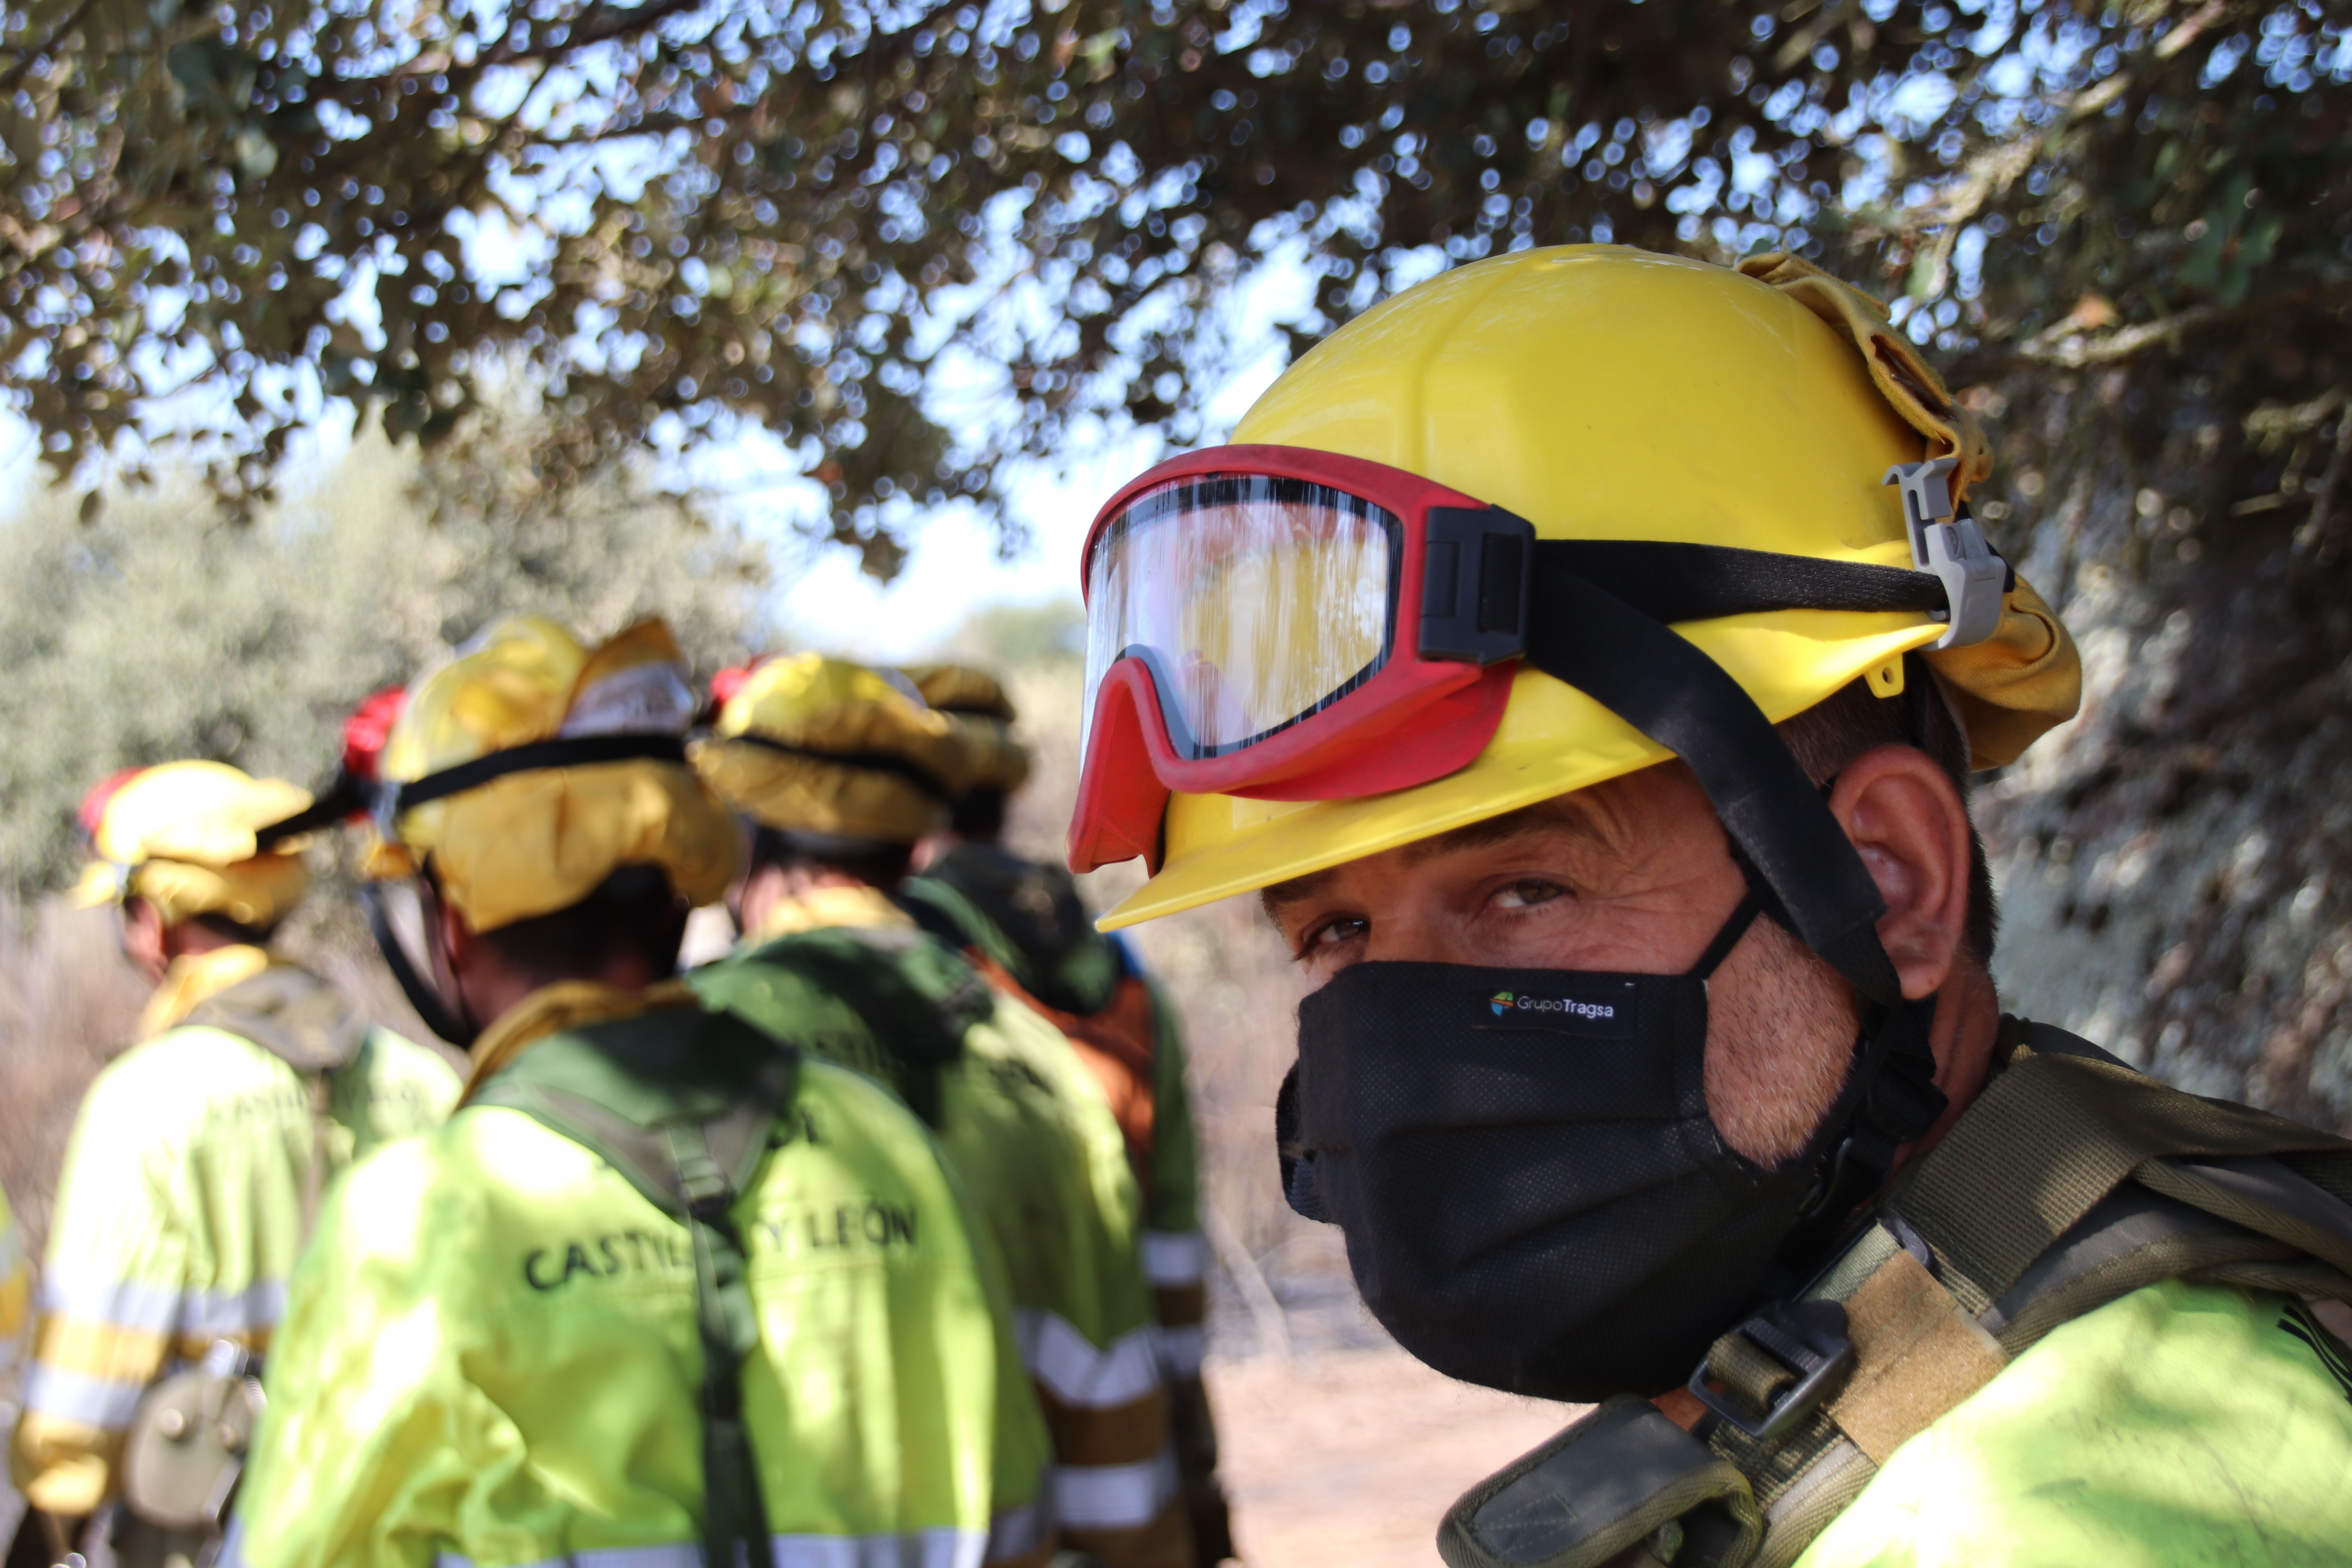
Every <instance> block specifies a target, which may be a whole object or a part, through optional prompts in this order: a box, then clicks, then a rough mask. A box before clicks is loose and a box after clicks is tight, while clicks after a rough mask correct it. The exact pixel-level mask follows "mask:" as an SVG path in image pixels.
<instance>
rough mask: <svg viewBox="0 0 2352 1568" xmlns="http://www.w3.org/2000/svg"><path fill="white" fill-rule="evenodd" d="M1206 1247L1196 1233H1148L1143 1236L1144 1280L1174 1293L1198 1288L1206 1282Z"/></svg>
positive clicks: (1168, 1231) (1162, 1231)
mask: <svg viewBox="0 0 2352 1568" xmlns="http://www.w3.org/2000/svg"><path fill="white" fill-rule="evenodd" d="M1208 1272H1209V1244H1208V1243H1207V1242H1205V1241H1203V1240H1202V1239H1201V1233H1200V1232H1199V1231H1197V1230H1185V1231H1173V1230H1147V1231H1145V1232H1144V1233H1143V1277H1144V1278H1145V1279H1149V1280H1150V1281H1151V1282H1152V1283H1153V1284H1154V1285H1158V1286H1161V1287H1164V1288H1169V1289H1173V1288H1174V1287H1177V1286H1180V1285H1198V1284H1199V1283H1200V1282H1201V1281H1202V1279H1206V1278H1208Z"/></svg>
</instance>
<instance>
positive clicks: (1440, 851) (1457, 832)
mask: <svg viewBox="0 0 2352 1568" xmlns="http://www.w3.org/2000/svg"><path fill="white" fill-rule="evenodd" d="M1545 832H1552V833H1559V832H1565V833H1568V834H1570V835H1571V836H1573V837H1578V838H1581V839H1583V840H1585V841H1586V842H1588V843H1590V844H1592V845H1595V846H1598V847H1603V848H1605V847H1608V839H1607V837H1605V836H1604V835H1603V834H1601V832H1600V831H1599V830H1598V829H1596V828H1595V827H1594V826H1593V825H1592V823H1591V820H1590V819H1589V818H1588V817H1587V816H1585V814H1584V813H1583V812H1581V811H1580V810H1578V809H1577V808H1576V807H1574V806H1572V805H1568V804H1567V803H1566V802H1565V801H1563V800H1560V799H1559V798H1554V799H1551V800H1542V801H1538V802H1537V803H1536V804H1535V805H1523V806H1521V807H1520V808H1519V809H1518V810H1517V811H1507V812H1505V813H1504V814H1503V815H1502V816H1490V817H1488V818H1486V820H1485V821H1484V822H1473V823H1470V824H1467V825H1466V826H1461V827H1457V828H1454V830H1453V831H1451V832H1448V833H1441V834H1438V835H1437V836H1435V837H1431V838H1423V839H1421V840H1419V841H1418V842H1416V843H1412V844H1408V845H1406V846H1405V847H1404V860H1405V864H1406V865H1408V866H1419V865H1423V864H1424V863H1426V862H1428V861H1431V860H1434V859H1436V858H1439V857H1440V856H1444V855H1458V854H1460V853H1462V852H1463V851H1464V850H1466V849H1484V848H1486V847H1487V846H1488V845H1492V844H1500V843H1503V842H1504V841H1506V840H1507V839H1512V838H1517V837H1520V836H1521V835H1523V834H1528V833H1545Z"/></svg>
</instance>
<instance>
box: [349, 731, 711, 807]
mask: <svg viewBox="0 0 2352 1568" xmlns="http://www.w3.org/2000/svg"><path fill="white" fill-rule="evenodd" d="M640 758H643V759H645V760H646V761H649V762H656V763H681V764H683V763H685V761H686V737H685V736H683V735H671V734H635V735H574V736H567V737H564V738H562V739H560V740H554V741H534V742H531V743H530V745H528V746H514V747H510V748H509V749H508V750H506V751H503V752H491V753H490V754H489V755H488V756H486V757H476V758H475V759H474V760H473V761H472V762H470V763H458V764H457V766H456V767H452V768H443V769H442V770H441V771H440V772H439V773H426V774H425V776H424V777H423V778H421V779H413V780H411V781H410V782H408V783H407V784H401V785H398V786H397V787H396V788H395V789H394V792H393V799H392V808H393V810H394V813H395V814H396V813H399V812H404V811H414V810H415V808H416V807H418V806H420V805H429V804H430V803H432V802H434V801H436V800H445V799H446V798H448V797H449V796H450V795H463V794H464V793H465V792H466V791H467V790H469V789H479V788H481V786H482V785H484V784H488V783H489V782H490V781H491V780H492V779H498V778H504V777H505V776H506V775H507V774H509V773H530V772H532V771H534V770H536V769H541V768H584V767H593V766H594V765H595V764H597V763H626V762H634V761H636V760H638V759H640Z"/></svg>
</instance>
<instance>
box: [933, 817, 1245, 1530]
mask: <svg viewBox="0 0 2352 1568" xmlns="http://www.w3.org/2000/svg"><path fill="white" fill-rule="evenodd" d="M898 897H899V900H900V902H901V903H902V904H903V905H904V906H905V908H906V910H907V911H908V913H909V914H911V915H912V916H914V918H915V919H916V920H917V921H919V922H920V923H921V924H922V926H923V927H924V929H925V930H927V931H932V932H934V933H936V934H937V935H939V936H940V938H941V939H942V940H943V941H945V942H948V943H949V944H950V945H951V946H953V947H956V948H959V949H961V951H962V952H964V954H965V955H966V956H967V957H968V958H970V959H971V962H972V963H973V964H974V965H975V966H976V967H977V968H978V969H979V970H980V971H981V973H983V974H985V975H986V976H987V977H988V980H989V983H990V984H992V985H994V986H996V987H997V989H998V990H999V991H1000V992H1002V993H1003V994H1005V995H1007V996H1009V997H1011V998H1013V1000H1014V1001H1016V1002H1019V1003H1021V1004H1022V1005H1024V1006H1025V1007H1030V1008H1034V1009H1035V1010H1036V1011H1037V1013H1038V1014H1039V1015H1040V1016H1043V1017H1044V1018H1045V1021H1046V1022H1048V1023H1050V1024H1052V1025H1053V1026H1055V1028H1056V1029H1059V1030H1060V1031H1061V1032H1062V1033H1063V1034H1064V1035H1065V1036H1066V1037H1068V1038H1069V1039H1070V1041H1071V1043H1072V1047H1073V1048H1074V1049H1075V1050H1076V1052H1077V1053H1078V1056H1079V1058H1080V1059H1081V1060H1083V1061H1084V1062H1085V1063H1086V1065H1087V1068H1088V1069H1089V1070H1090V1071H1092V1073H1093V1074H1094V1075H1095V1077H1096V1079H1097V1080H1098V1081H1099V1082H1100V1084H1101V1085H1102V1088H1103V1090H1104V1092H1105V1094H1106V1096H1107V1097H1108V1100H1109V1103H1110V1105H1111V1107H1112V1110H1113V1114H1114V1115H1115V1116H1116V1117H1117V1118H1118V1123H1119V1129H1120V1131H1121V1132H1122V1133H1123V1134H1124V1135H1125V1137H1126V1139H1127V1153H1128V1159H1129V1162H1130V1163H1132V1164H1133V1166H1134V1168H1135V1176H1136V1181H1137V1183H1138V1184H1139V1186H1140V1187H1141V1189H1142V1193H1143V1235H1142V1237H1141V1250H1142V1255H1143V1268H1144V1274H1145V1276H1146V1278H1148V1279H1150V1283H1151V1294H1152V1307H1153V1315H1154V1317H1155V1318H1156V1319H1157V1321H1158V1328H1159V1332H1158V1343H1159V1352H1160V1373H1161V1375H1162V1376H1163V1378H1164V1379H1165V1380H1166V1382H1167V1384H1168V1394H1169V1403H1170V1406H1171V1414H1172V1415H1173V1416H1174V1429H1175V1438H1176V1458H1177V1472H1178V1475H1179V1478H1180V1479H1181V1482H1182V1485H1183V1489H1184V1492H1185V1496H1186V1506H1187V1510H1188V1511H1189V1512H1190V1514H1191V1516H1192V1532H1193V1537H1194V1542H1195V1544H1196V1545H1197V1546H1198V1548H1199V1555H1200V1558H1201V1560H1202V1561H1203V1562H1206V1561H1211V1560H1213V1559H1215V1558H1217V1557H1219V1556H1221V1555H1223V1554H1225V1553H1226V1552H1227V1551H1228V1549H1229V1548H1230V1545H1231V1540H1232V1532H1231V1524H1230V1521H1228V1519H1227V1516H1226V1507H1225V1501H1224V1496H1223V1488H1222V1487H1221V1486H1219V1485H1218V1483H1217V1480H1216V1479H1215V1472H1216V1468H1217V1430H1216V1422H1215V1418H1214V1416H1213V1414H1212V1412H1211V1410H1210V1406H1209V1395H1208V1390H1207V1388H1206V1386H1205V1384H1203V1382H1202V1375H1201V1360H1202V1351H1203V1349H1204V1348H1205V1347H1204V1345H1203V1343H1202V1339H1203V1329H1204V1326H1205V1321H1206V1320H1207V1317H1208V1304H1209V1303H1208V1258H1209V1249H1208V1247H1207V1245H1206V1243H1205V1239H1204V1237H1203V1236H1202V1230H1201V1202H1200V1198H1201V1179H1200V1163H1199V1157H1198V1153H1197V1149H1196V1145H1195V1143H1194V1140H1193V1131H1192V1095H1191V1091H1190V1089H1189V1087H1188V1086H1187V1085H1186V1083H1185V1080H1184V1037H1183V1030H1182V1027H1181V1025H1180V1024H1179V1023H1178V1021H1177V1017H1176V1011H1175V1009H1174V1008H1172V1007H1171V1006H1170V1005H1168V999H1167V997H1166V996H1165V995H1163V994H1161V992H1160V988H1159V986H1157V985H1155V984H1152V982H1151V979H1150V976H1149V975H1147V974H1145V973H1143V970H1142V966H1141V965H1140V964H1139V963H1136V962H1135V961H1134V958H1133V955H1132V954H1131V953H1130V952H1129V951H1128V949H1127V947H1126V945H1125V944H1124V943H1123V942H1120V941H1118V939H1116V938H1113V937H1107V936H1105V935H1103V934H1102V933H1101V932H1100V931H1097V930H1095V928H1094V921H1093V919H1092V917H1091V916H1089V915H1088V914H1087V909H1086V906H1085V904H1084V903H1083V902H1081V901H1080V900H1079V898H1078V891H1077V887H1076V883H1074V882H1073V881H1072V880H1071V879H1070V876H1069V873H1068V872H1066V871H1065V870H1063V869H1062V868H1060V867H1058V866H1054V865H1041V864H1036V863H1033V862H1031V861H1027V860H1024V859H1021V858H1019V857H1017V856H1014V855H1011V854H1008V853H1006V852H1005V851H1004V850H1003V849H1001V848H998V847H995V846H993V845H986V844H960V845H957V846H956V847H953V848H951V849H950V850H949V851H948V852H947V853H946V854H944V855H942V856H940V857H939V858H937V859H935V860H933V861H932V862H931V863H930V865H929V867H927V868H925V869H924V872H923V874H922V875H921V876H919V877H912V878H909V879H908V880H907V881H906V882H905V883H903V884H902V885H901V886H900V888H899V889H898Z"/></svg>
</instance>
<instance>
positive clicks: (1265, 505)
mask: <svg viewBox="0 0 2352 1568" xmlns="http://www.w3.org/2000/svg"><path fill="white" fill-rule="evenodd" d="M1402 561H1403V530H1402V525H1401V524H1400V523H1399V521H1398V520H1397V519H1396V517H1395V516H1394V515H1393V514H1391V513H1390V512H1388V511H1386V510H1382V509H1381V508H1380V507H1377V506H1375V505H1373V504H1372V503H1371V502H1370V501H1368V500H1364V499H1363V498H1361V497H1360V496H1355V495H1351V494H1349V493H1348V492H1347V491H1345V490H1340V489H1333V488H1331V487H1330V486H1328V485H1319V484H1314V483H1311V482H1308V481H1307V480H1302V479H1276V478H1271V477H1266V476H1259V475H1232V474H1217V475H1210V476H1206V477H1202V478H1199V479H1178V480H1173V481H1171V482H1170V483H1169V484H1166V485H1163V486H1161V487H1160V488H1158V489H1151V490H1147V491H1145V492H1144V493H1143V494H1141V495H1139V496H1138V497H1137V498H1136V499H1135V500H1133V501H1131V502H1129V505H1128V506H1127V508H1126V509H1125V510H1123V511H1121V512H1120V513H1119V514H1118V516H1117V517H1116V518H1113V519H1112V520H1111V521H1110V522H1109V523H1108V525H1107V526H1106V527H1105V528H1104V530H1103V531H1102V533H1101V534H1100V535H1099V536H1098V538H1097V542H1096V545H1095V549H1094V553H1093V555H1092V557H1091V559H1090V560H1089V561H1088V563H1087V677H1086V703H1085V707H1084V709H1083V710H1082V712H1083V713H1084V716H1085V720H1084V721H1085V722H1086V723H1087V724H1089V725H1091V723H1092V722H1093V718H1094V707H1095V694H1096V691H1097V689H1098V688H1099V686H1100V684H1101V682H1102V679H1103V678H1104V676H1105V675H1107V674H1108V672H1109V670H1110V668H1111V666H1112V665H1114V664H1115V663H1117V662H1118V660H1119V659H1121V658H1139V659H1141V660H1143V661H1144V662H1145V663H1146V664H1147V665H1148V666H1149V667H1150V670H1151V675H1152V680H1153V683H1154V685H1155V686H1157V688H1158V689H1159V692H1160V707H1161V711H1162V715H1163V717H1164V718H1165V719H1166V721H1167V725H1168V731H1169V738H1170V740H1171V742H1173V743H1174V744H1175V747H1176V750H1177V752H1178V754H1179V755H1180V756H1182V757H1185V758H1186V759H1187V760H1192V761H1197V760H1200V759H1202V758H1205V757H1216V756H1223V755H1226V754H1228V753H1230V752H1237V751H1241V750H1243V749H1244V748H1245V747H1248V746H1251V745H1254V744H1255V743H1256V742H1260V741H1263V740H1265V739H1266V738H1267V737H1268V736H1271V735H1275V734H1278V733H1279V732H1281V731H1284V730H1286V729H1288V728H1289V727H1290V726H1291V725H1293V724H1296V723H1297V722H1298V721H1301V720H1303V719H1306V718H1307V717H1309V716H1310V715H1312V714H1315V713H1317V712H1319V711H1321V710H1323V709H1325V708H1328V707H1329V706H1330V705H1331V704H1332V703H1334V702H1336V701H1338V700H1339V699H1340V698H1342V697H1344V696H1346V695H1347V694H1348V693H1349V692H1350V691H1352V690H1354V689H1356V688H1358V687H1359V686H1361V685H1362V684H1363V683H1364V682H1365V681H1367V680H1370V679H1371V678H1372V677H1373V676H1374V675H1376V674H1378V673H1379V672H1380V670H1381V668H1382V667H1383V666H1384V665H1386V664H1387V662H1388V661H1389V658H1391V655H1392V654H1393V653H1394V651H1395V636H1394V628H1395V626H1396V600H1397V587H1398V580H1399V577H1400V574H1401V572H1402ZM1084 743H1085V742H1084V739H1083V737H1082V738H1081V742H1080V744H1081V747H1082V748H1083V746H1084ZM1082 754H1083V753H1082Z"/></svg>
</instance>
